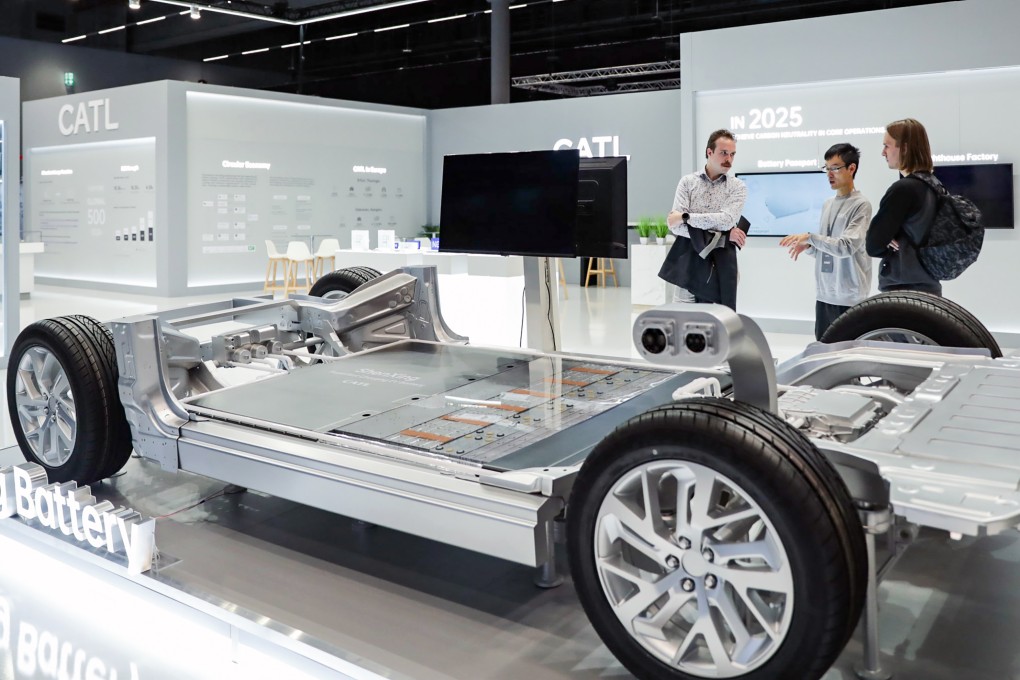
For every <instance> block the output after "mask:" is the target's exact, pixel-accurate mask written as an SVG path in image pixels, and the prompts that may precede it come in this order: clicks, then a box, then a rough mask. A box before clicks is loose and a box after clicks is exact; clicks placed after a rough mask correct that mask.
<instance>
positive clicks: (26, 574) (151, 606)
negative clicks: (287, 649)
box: [0, 536, 326, 680]
mask: <svg viewBox="0 0 1020 680" xmlns="http://www.w3.org/2000/svg"><path fill="white" fill-rule="evenodd" d="M0 554H2V555H3V558H4V559H3V563H2V566H0V680H30V679H32V678H40V679H43V678H45V679H47V680H118V679H120V680H181V679H182V678H195V679H197V680H205V679H209V680H212V679H214V678H238V679H240V678H282V677H286V678H302V679H304V678H313V677H326V676H325V674H322V675H320V674H317V673H316V674H308V673H306V672H305V671H303V670H299V669H296V668H295V667H294V666H293V664H288V663H287V662H285V661H281V660H279V659H278V658H275V657H274V655H273V654H272V653H268V654H267V653H266V652H264V651H262V650H260V649H257V648H254V647H252V646H249V645H245V644H238V641H237V639H236V638H234V637H232V635H231V631H230V629H229V628H228V627H227V626H226V625H224V624H222V623H221V622H217V621H213V620H211V619H208V618H207V617H204V616H202V615H200V614H198V613H197V612H194V611H190V610H187V609H185V608H183V607H181V606H176V605H174V606H172V603H169V602H168V601H167V600H166V598H162V597H159V596H154V595H152V594H149V595H146V594H145V593H144V592H143V593H141V594H140V593H139V592H137V587H136V586H134V587H133V586H132V585H131V584H129V583H127V582H126V581H125V580H123V579H120V578H119V577H116V578H111V577H110V576H109V575H96V574H91V573H89V572H88V570H82V569H80V568H77V565H75V564H74V562H73V561H72V560H66V559H65V560H61V559H55V558H54V557H52V556H50V555H47V554H44V553H43V552H37V551H36V550H34V549H33V548H32V547H29V546H26V545H23V544H21V543H19V542H17V541H15V540H12V539H10V538H8V537H6V536H0Z"/></svg>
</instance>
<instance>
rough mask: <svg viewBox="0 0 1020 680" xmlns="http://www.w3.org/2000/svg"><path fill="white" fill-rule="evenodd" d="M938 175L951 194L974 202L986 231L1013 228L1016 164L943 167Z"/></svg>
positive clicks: (938, 168) (940, 166) (936, 172)
mask: <svg viewBox="0 0 1020 680" xmlns="http://www.w3.org/2000/svg"><path fill="white" fill-rule="evenodd" d="M935 176H936V177H938V178H939V181H940V182H942V184H943V186H945V187H946V189H948V190H949V193H951V194H959V195H961V196H965V197H967V198H969V199H970V200H972V201H974V205H976V206H977V207H978V208H980V209H981V221H982V222H983V223H984V225H985V228H986V229H1012V228H1013V164H1012V163H994V164H983V165H939V166H936V168H935Z"/></svg>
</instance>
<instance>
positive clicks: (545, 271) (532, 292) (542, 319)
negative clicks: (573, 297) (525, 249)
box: [524, 257, 563, 352]
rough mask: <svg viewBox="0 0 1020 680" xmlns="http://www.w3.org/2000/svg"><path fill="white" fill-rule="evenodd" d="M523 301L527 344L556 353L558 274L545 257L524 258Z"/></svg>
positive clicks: (558, 337)
mask: <svg viewBox="0 0 1020 680" xmlns="http://www.w3.org/2000/svg"><path fill="white" fill-rule="evenodd" d="M524 304H525V319H526V320H527V324H528V345H527V346H528V347H530V348H531V349H537V350H539V351H542V352H558V351H559V350H560V348H561V347H562V346H563V339H562V336H561V334H560V310H559V277H558V276H556V273H555V272H554V271H553V264H552V260H551V259H550V258H548V257H525V258H524Z"/></svg>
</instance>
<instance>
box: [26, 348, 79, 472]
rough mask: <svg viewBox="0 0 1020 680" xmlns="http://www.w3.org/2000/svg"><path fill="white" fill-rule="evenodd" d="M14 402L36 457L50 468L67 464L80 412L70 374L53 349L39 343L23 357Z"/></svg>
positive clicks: (72, 448) (27, 440) (72, 447)
mask: <svg viewBox="0 0 1020 680" xmlns="http://www.w3.org/2000/svg"><path fill="white" fill-rule="evenodd" d="M14 403H15V407H16V409H17V414H18V423H19V425H20V426H21V432H22V434H23V435H24V437H25V441H26V442H27V443H28V445H29V447H30V448H31V450H32V453H33V454H34V455H35V456H36V458H38V459H39V460H40V461H41V462H42V463H44V464H45V465H48V466H50V467H60V466H61V465H63V464H64V463H66V462H67V461H68V460H69V459H70V458H71V454H72V452H73V451H74V442H75V438H76V437H77V433H78V421H77V411H76V409H75V404H74V394H73V393H72V391H71V383H70V381H69V380H68V378H67V373H66V372H65V371H64V367H63V366H61V364H60V361H59V360H58V359H57V357H56V356H55V355H54V354H53V353H52V352H51V351H50V350H48V349H46V348H45V347H41V346H38V345H36V346H34V347H29V348H28V350H26V351H25V353H24V354H23V355H22V356H21V360H20V361H19V362H18V373H17V377H16V378H15V387H14Z"/></svg>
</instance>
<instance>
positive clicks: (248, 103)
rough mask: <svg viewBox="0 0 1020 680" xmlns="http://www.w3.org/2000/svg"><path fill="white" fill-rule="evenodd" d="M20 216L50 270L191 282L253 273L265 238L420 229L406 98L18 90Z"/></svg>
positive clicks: (422, 209)
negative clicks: (397, 103)
mask: <svg viewBox="0 0 1020 680" xmlns="http://www.w3.org/2000/svg"><path fill="white" fill-rule="evenodd" d="M24 110H25V117H26V120H28V121H29V124H28V125H27V126H26V129H25V142H24V147H25V170H26V177H27V178H28V180H27V187H26V203H25V205H26V228H27V229H28V230H29V231H32V232H35V233H37V234H39V235H40V236H41V238H42V240H43V241H44V243H45V244H46V253H45V254H43V255H41V256H40V257H39V260H38V265H37V273H38V275H39V277H40V280H42V281H44V282H53V283H61V284H65V285H80V286H85V287H93V288H106V289H115V290H121V291H127V292H150V293H156V294H159V295H164V296H170V295H188V294H195V293H206V292H208V293H215V292H226V291H231V290H252V289H253V288H254V289H257V288H259V287H261V282H262V278H263V276H264V272H265V265H266V247H265V240H266V239H272V240H275V241H277V242H278V243H279V245H280V247H281V248H282V247H285V244H286V242H287V241H289V240H293V239H298V240H303V241H305V242H306V243H311V242H313V241H314V238H315V237H319V238H325V237H333V238H337V239H339V240H340V242H341V245H343V246H349V245H350V232H351V230H353V229H358V228H363V229H367V230H369V231H371V232H373V242H374V239H375V236H374V232H375V231H377V230H379V229H393V230H394V231H395V232H396V233H397V235H398V236H413V235H415V234H416V233H417V232H418V231H419V229H420V227H421V225H422V224H424V223H425V221H426V214H427V211H426V196H425V187H426V181H425V115H424V112H421V111H418V110H414V109H400V108H394V107H381V106H371V105H366V104H358V103H350V102H337V101H324V100H320V99H315V98H311V97H299V96H293V95H285V94H273V93H265V92H254V91H249V90H238V89H233V88H224V87H215V86H201V85H192V84H188V83H176V82H169V81H164V82H157V83H148V84H145V85H135V86H131V87H124V88H116V89H112V90H104V91H100V92H92V93H89V94H86V95H79V96H70V97H58V98H54V99H45V100H40V101H37V102H29V103H27V104H25V107H24Z"/></svg>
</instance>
